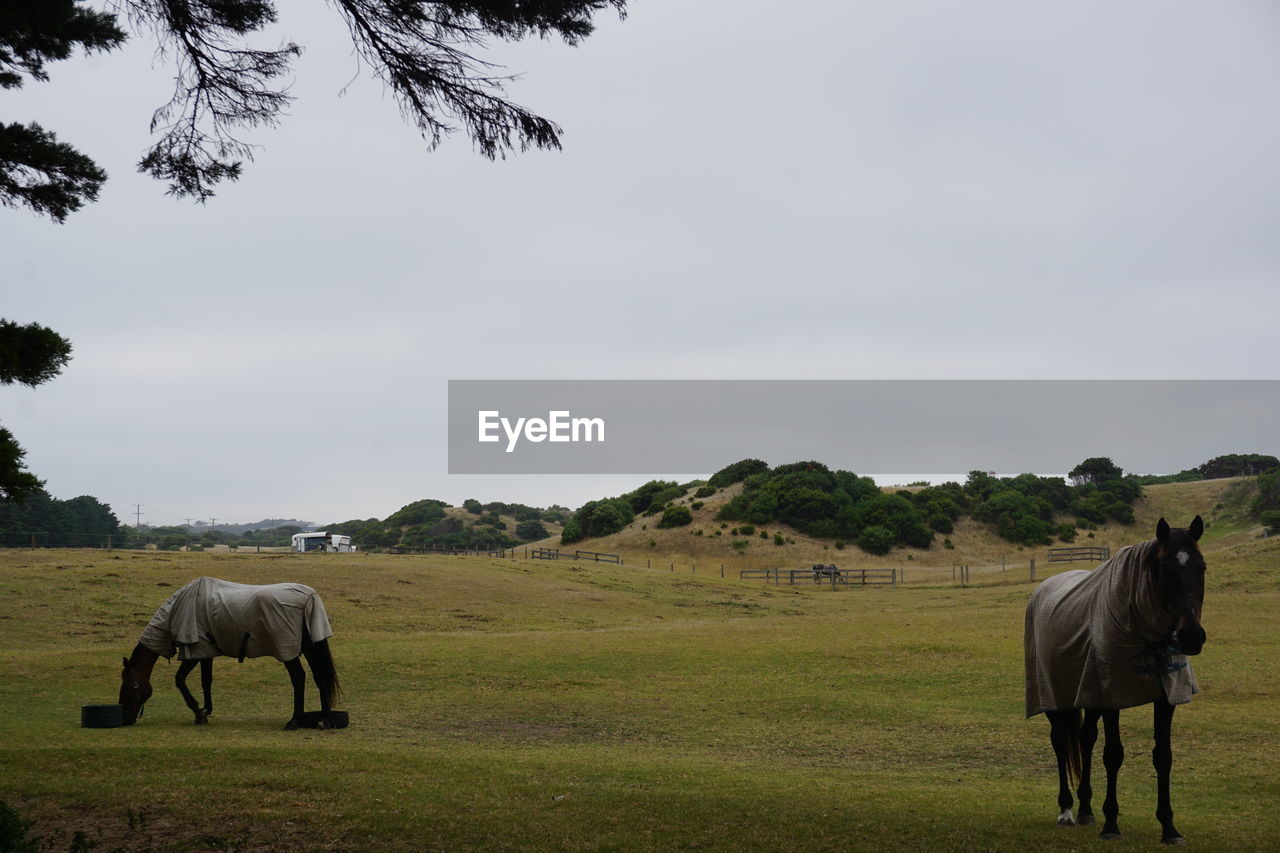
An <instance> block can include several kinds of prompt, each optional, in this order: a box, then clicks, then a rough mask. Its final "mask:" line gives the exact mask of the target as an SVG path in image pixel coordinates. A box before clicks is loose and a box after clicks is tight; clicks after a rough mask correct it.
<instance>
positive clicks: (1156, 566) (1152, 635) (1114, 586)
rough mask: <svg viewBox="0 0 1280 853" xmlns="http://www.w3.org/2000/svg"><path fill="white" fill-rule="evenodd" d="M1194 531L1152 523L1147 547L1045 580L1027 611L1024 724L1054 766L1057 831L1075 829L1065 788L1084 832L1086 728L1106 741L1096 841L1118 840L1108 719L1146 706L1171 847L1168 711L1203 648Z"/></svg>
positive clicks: (1116, 734)
mask: <svg viewBox="0 0 1280 853" xmlns="http://www.w3.org/2000/svg"><path fill="white" fill-rule="evenodd" d="M1203 532H1204V522H1203V521H1201V520H1200V516H1198V515H1197V516H1196V518H1195V520H1194V521H1193V522H1191V526H1190V527H1188V528H1187V529H1186V530H1177V529H1171V528H1170V527H1169V525H1168V524H1167V523H1166V522H1165V520H1164V519H1163V518H1162V519H1160V523H1159V524H1158V525H1156V538H1155V539H1153V540H1150V541H1148V542H1144V543H1141V544H1138V545H1131V546H1129V547H1128V548H1124V549H1122V550H1121V551H1120V552H1119V553H1117V554H1116V555H1115V557H1113V558H1111V559H1110V560H1108V561H1107V562H1105V563H1103V564H1102V565H1101V566H1099V567H1098V568H1097V569H1095V570H1093V571H1092V572H1088V571H1070V572H1063V573H1062V574H1060V575H1056V576H1054V577H1052V578H1049V579H1048V580H1046V581H1045V582H1044V583H1042V584H1041V585H1040V586H1039V587H1037V589H1036V591H1035V592H1034V593H1033V594H1032V596H1031V600H1030V601H1029V602H1028V603H1027V618H1026V635H1025V637H1024V642H1025V646H1026V666H1027V670H1026V691H1027V716H1028V717H1031V716H1034V715H1036V714H1038V713H1040V712H1042V711H1043V712H1044V713H1045V715H1046V716H1047V717H1048V718H1049V724H1050V734H1049V738H1050V741H1051V742H1052V744H1053V751H1054V753H1055V755H1056V756H1057V759H1058V785H1059V790H1058V808H1059V809H1061V813H1060V814H1059V816H1058V825H1059V826H1075V824H1076V820H1075V819H1074V818H1073V817H1072V815H1071V805H1072V800H1071V790H1070V787H1069V781H1070V779H1071V777H1075V778H1076V779H1078V780H1079V787H1078V789H1077V791H1076V793H1077V795H1078V796H1079V798H1080V811H1079V823H1081V824H1092V823H1094V818H1093V808H1092V802H1091V800H1092V796H1093V789H1092V787H1090V784H1089V775H1090V771H1091V766H1092V763H1093V747H1094V745H1095V743H1096V742H1097V740H1098V720H1099V719H1101V720H1102V724H1103V727H1104V730H1105V732H1106V747H1105V748H1104V749H1103V752H1102V762H1103V765H1104V766H1105V767H1106V771H1107V797H1106V799H1105V800H1104V801H1103V804H1102V813H1103V816H1104V817H1105V819H1106V820H1105V823H1103V826H1102V832H1101V836H1102V837H1103V838H1106V839H1115V838H1119V837H1120V826H1119V824H1118V823H1117V822H1116V818H1117V816H1118V815H1119V813H1120V807H1119V803H1118V801H1117V799H1116V775H1117V774H1118V773H1119V771H1120V765H1121V764H1122V763H1123V762H1124V747H1123V746H1122V745H1121V743H1120V710H1121V709H1122V708H1131V707H1135V706H1138V705H1145V704H1147V703H1148V702H1150V703H1153V704H1154V706H1155V749H1154V750H1152V753H1151V758H1152V762H1153V764H1154V765H1155V770H1156V780H1157V781H1156V789H1157V800H1158V802H1157V806H1156V818H1157V819H1158V820H1159V821H1160V826H1161V828H1162V840H1163V841H1164V843H1165V844H1182V843H1183V839H1182V835H1181V833H1179V832H1178V830H1177V829H1176V828H1175V827H1174V825H1173V808H1172V807H1171V806H1170V805H1169V770H1170V768H1171V767H1172V765H1173V750H1172V749H1171V747H1170V745H1169V737H1170V731H1171V729H1172V724H1173V709H1174V706H1175V705H1180V704H1183V703H1185V702H1189V701H1191V696H1192V694H1194V693H1197V692H1199V688H1198V687H1197V685H1196V680H1195V676H1194V674H1193V673H1192V671H1191V665H1190V663H1189V661H1188V660H1187V657H1186V656H1187V655H1197V654H1199V653H1200V650H1201V649H1202V648H1203V646H1204V643H1205V639H1206V636H1205V632H1204V629H1203V628H1202V627H1201V626H1200V611H1201V607H1202V606H1203V604H1204V572H1205V565H1204V557H1203V556H1201V554H1200V548H1199V546H1198V545H1197V544H1196V543H1197V541H1198V540H1199V539H1200V535H1201V534H1202V533H1203Z"/></svg>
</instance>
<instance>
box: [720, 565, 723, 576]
mask: <svg viewBox="0 0 1280 853" xmlns="http://www.w3.org/2000/svg"><path fill="white" fill-rule="evenodd" d="M720 577H724V563H721V564H720Z"/></svg>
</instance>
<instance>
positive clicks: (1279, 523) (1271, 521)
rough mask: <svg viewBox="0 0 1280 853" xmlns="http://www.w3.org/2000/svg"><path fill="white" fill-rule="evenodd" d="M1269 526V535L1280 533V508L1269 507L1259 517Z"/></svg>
mask: <svg viewBox="0 0 1280 853" xmlns="http://www.w3.org/2000/svg"><path fill="white" fill-rule="evenodd" d="M1259 520H1260V521H1261V522H1262V523H1263V525H1265V526H1266V528H1267V533H1268V534H1269V535H1275V534H1277V533H1280V510H1276V509H1269V510H1267V511H1266V512H1264V513H1262V515H1261V517H1260V519H1259Z"/></svg>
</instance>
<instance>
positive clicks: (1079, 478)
mask: <svg viewBox="0 0 1280 853" xmlns="http://www.w3.org/2000/svg"><path fill="white" fill-rule="evenodd" d="M1123 476H1124V471H1123V470H1122V469H1121V468H1120V466H1118V465H1116V464H1115V463H1114V462H1112V461H1111V460H1110V459H1109V458H1108V457H1106V456H1094V457H1092V458H1089V459H1086V460H1084V461H1083V462H1081V463H1080V464H1079V465H1077V466H1076V467H1074V468H1072V469H1071V471H1070V472H1069V473H1068V474H1067V478H1068V479H1070V480H1071V483H1072V485H1076V486H1082V485H1085V484H1086V483H1093V484H1094V485H1098V484H1100V483H1105V482H1106V481H1108V480H1118V479H1120V478H1121V477H1123Z"/></svg>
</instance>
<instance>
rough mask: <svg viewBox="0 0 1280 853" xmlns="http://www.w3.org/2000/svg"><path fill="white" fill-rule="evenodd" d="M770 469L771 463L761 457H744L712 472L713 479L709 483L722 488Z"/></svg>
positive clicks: (711, 485)
mask: <svg viewBox="0 0 1280 853" xmlns="http://www.w3.org/2000/svg"><path fill="white" fill-rule="evenodd" d="M768 470H769V465H768V464H767V463H765V462H762V461H760V460H759V459H743V460H741V461H739V462H734V463H733V464H732V465H726V466H725V467H723V468H721V469H720V470H719V471H717V472H715V473H714V474H712V475H711V479H710V480H708V481H707V485H708V486H710V487H713V488H717V489H722V488H724V487H725V486H728V485H731V484H733V483H740V482H742V481H743V480H745V479H746V478H747V477H750V476H751V475H752V474H760V473H763V472H765V471H768Z"/></svg>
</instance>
